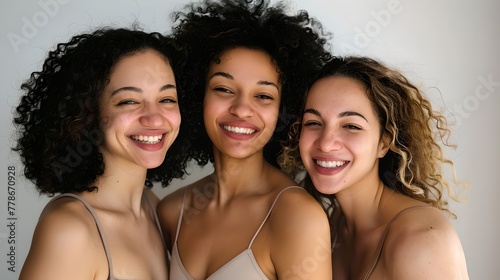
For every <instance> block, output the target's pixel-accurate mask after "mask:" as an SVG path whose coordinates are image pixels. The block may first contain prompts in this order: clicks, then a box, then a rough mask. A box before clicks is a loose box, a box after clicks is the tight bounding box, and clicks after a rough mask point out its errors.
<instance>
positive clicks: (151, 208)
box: [144, 193, 166, 246]
mask: <svg viewBox="0 0 500 280" xmlns="http://www.w3.org/2000/svg"><path fill="white" fill-rule="evenodd" d="M144 197H145V199H146V202H147V203H148V205H149V209H150V210H151V215H153V219H154V221H155V224H156V227H157V228H158V231H159V232H160V236H161V240H162V241H163V246H165V245H166V244H165V239H164V238H163V231H162V230H161V225H160V220H158V215H157V214H156V209H155V208H154V207H153V203H152V202H151V200H150V199H149V197H148V195H147V194H146V193H144Z"/></svg>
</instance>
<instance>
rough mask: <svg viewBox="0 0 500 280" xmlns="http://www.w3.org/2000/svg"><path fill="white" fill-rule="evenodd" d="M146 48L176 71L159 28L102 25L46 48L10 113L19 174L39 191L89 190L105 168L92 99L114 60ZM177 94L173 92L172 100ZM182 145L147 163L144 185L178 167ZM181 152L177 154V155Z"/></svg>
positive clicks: (181, 170) (172, 173)
mask: <svg viewBox="0 0 500 280" xmlns="http://www.w3.org/2000/svg"><path fill="white" fill-rule="evenodd" d="M147 49H152V50H155V51H157V52H159V53H161V54H162V55H163V56H164V57H165V60H166V61H168V62H169V63H170V65H171V66H172V68H173V69H174V72H175V66H174V65H175V64H176V61H177V60H176V56H175V55H174V54H175V52H174V51H173V49H172V44H171V43H170V41H169V40H168V38H165V37H164V36H163V35H161V34H160V33H156V32H154V33H146V32H143V31H141V30H139V29H138V28H137V27H134V28H131V29H125V28H108V27H103V28H99V29H97V30H94V31H93V32H92V33H86V34H80V35H77V36H74V37H72V38H71V39H70V40H69V41H68V42H66V43H60V44H58V45H57V47H56V48H55V49H54V50H52V51H50V52H49V53H48V56H47V58H46V59H45V62H44V64H43V68H42V70H41V71H38V72H33V73H32V74H31V76H30V78H29V79H28V80H27V81H25V82H24V83H23V84H22V85H21V89H22V90H23V92H24V94H23V95H22V97H21V100H20V103H19V105H18V106H17V107H16V109H15V112H14V124H15V126H16V129H17V131H16V133H17V134H16V146H15V147H14V148H13V150H14V151H17V152H18V153H19V154H20V156H21V160H22V162H23V164H24V175H25V177H26V178H27V179H29V180H31V181H32V182H33V183H34V184H35V185H36V187H37V188H38V190H39V191H40V193H46V194H50V195H54V194H56V193H62V192H82V191H93V190H96V189H97V187H96V186H95V185H94V182H95V181H96V179H97V177H98V176H100V175H102V174H103V172H104V162H103V158H102V155H101V153H100V152H99V151H98V146H99V145H100V143H101V141H102V137H103V136H102V132H101V130H100V126H99V124H100V117H99V109H98V108H99V106H98V100H99V95H100V94H101V93H102V91H103V89H104V87H105V86H106V84H107V83H108V82H109V77H110V74H111V71H112V70H113V67H114V65H115V64H116V63H117V62H118V61H119V60H120V59H121V58H123V57H124V56H127V55H131V54H134V53H137V52H140V51H144V50H147ZM181 100H182V96H181V94H180V93H179V102H181ZM181 151H182V145H180V144H179V143H178V142H177V143H176V142H174V144H173V145H172V147H171V149H169V152H170V153H167V157H166V159H165V161H164V162H163V163H162V165H161V166H159V167H157V168H155V169H150V170H148V174H147V179H146V181H145V185H146V186H147V187H151V186H152V182H154V181H161V182H162V184H164V185H167V184H168V183H169V182H170V180H171V179H172V178H176V177H180V176H182V174H184V168H185V165H179V164H177V165H171V162H170V160H173V161H175V162H179V160H177V159H175V156H176V155H175V152H181ZM179 156H180V155H179Z"/></svg>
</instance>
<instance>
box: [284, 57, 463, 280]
mask: <svg viewBox="0 0 500 280" xmlns="http://www.w3.org/2000/svg"><path fill="white" fill-rule="evenodd" d="M446 125H447V122H446V119H445V118H444V117H443V116H442V115H441V114H439V113H438V112H436V111H434V110H433V109H432V106H431V103H430V101H429V100H428V99H426V97H425V96H423V94H422V93H421V92H420V91H419V89H418V88H417V87H415V86H414V85H413V84H411V83H410V82H409V81H408V80H407V79H406V78H405V77H404V76H403V75H402V74H401V73H399V72H397V71H395V70H392V69H389V68H387V67H386V66H384V65H383V64H381V63H379V62H377V61H375V60H373V59H370V58H364V57H347V58H335V59H333V60H332V61H331V62H330V63H328V64H327V65H326V66H325V67H324V68H323V69H322V71H321V72H320V74H319V75H318V77H317V79H316V80H315V82H314V83H313V84H312V86H311V87H310V89H309V91H308V94H307V97H306V101H305V106H304V107H303V114H302V117H301V119H300V120H299V121H298V122H297V123H296V124H295V125H294V129H292V131H291V133H290V139H289V143H287V145H286V148H285V152H284V154H283V155H282V156H281V158H280V164H281V165H282V167H283V168H284V169H286V170H287V171H288V172H289V173H290V174H291V175H297V174H299V172H300V171H301V170H303V169H304V168H305V170H306V171H307V175H306V177H305V178H304V179H303V184H304V186H305V187H306V189H308V191H309V192H310V193H312V194H313V195H314V196H315V197H316V198H317V199H318V200H319V201H321V202H322V203H323V204H324V205H325V210H326V211H327V212H328V214H329V216H330V221H331V228H332V242H333V251H332V262H333V267H332V268H333V273H334V279H337V280H338V279H398V280H399V279H468V274H467V266H466V261H465V256H464V252H463V249H462V245H461V242H460V240H459V237H458V235H457V233H456V231H455V229H454V228H453V226H452V224H451V223H450V222H449V221H448V219H447V218H446V217H445V216H444V215H443V212H444V213H447V214H449V215H451V216H453V217H455V215H454V214H453V213H452V212H451V211H450V210H449V208H448V207H447V204H448V203H447V200H446V198H445V197H444V196H445V194H450V195H451V197H452V198H453V197H454V196H453V193H454V192H453V190H452V186H451V184H450V183H449V182H448V181H447V180H446V179H445V178H444V177H443V175H442V167H443V166H444V165H446V164H448V165H451V167H453V163H452V162H451V161H450V160H448V159H446V158H445V157H444V155H443V150H442V148H441V147H440V145H439V142H442V143H443V144H444V145H445V146H450V145H449V144H448V141H447V139H448V136H449V134H450V131H449V129H447V128H446Z"/></svg>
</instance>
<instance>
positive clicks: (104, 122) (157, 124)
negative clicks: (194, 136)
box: [14, 28, 180, 280]
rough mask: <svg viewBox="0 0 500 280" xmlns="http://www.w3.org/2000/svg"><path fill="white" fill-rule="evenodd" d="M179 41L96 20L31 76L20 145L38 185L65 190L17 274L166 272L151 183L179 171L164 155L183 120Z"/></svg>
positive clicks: (134, 275)
mask: <svg viewBox="0 0 500 280" xmlns="http://www.w3.org/2000/svg"><path fill="white" fill-rule="evenodd" d="M170 48H171V47H170V45H169V44H168V42H167V41H166V40H165V38H164V37H163V36H162V35H160V34H158V33H145V32H142V31H138V30H128V29H108V28H103V29H98V30H96V31H94V32H93V33H91V34H82V35H78V36H74V37H73V38H71V40H70V41H68V42H66V43H60V44H58V45H57V48H56V49H55V50H53V51H51V52H49V54H48V57H47V58H46V60H45V63H44V64H43V69H42V70H41V71H38V72H34V73H32V74H31V77H30V79H29V80H28V81H26V82H25V83H24V84H23V85H22V89H23V90H24V92H25V93H24V95H23V96H22V99H21V102H20V104H19V105H18V106H17V108H16V116H15V119H14V122H15V125H16V126H17V132H18V135H17V139H18V142H17V146H16V147H15V148H14V150H16V151H18V152H19V153H20V155H21V159H22V161H23V163H24V165H25V168H24V175H25V176H26V178H28V179H30V180H31V181H33V182H34V184H35V185H36V187H37V188H38V190H39V191H40V193H44V194H49V195H54V194H59V195H58V196H56V197H54V198H53V199H52V200H51V201H50V202H49V203H48V205H47V206H46V207H45V209H44V211H43V212H42V214H41V216H40V219H39V221H38V224H37V227H36V229H35V233H34V236H33V241H32V244H31V249H30V251H29V254H28V257H27V259H26V262H25V263H24V266H23V269H22V271H21V275H20V279H30V280H33V279H51V280H54V279H64V280H67V279H167V278H168V273H167V260H166V254H165V246H164V241H163V239H162V236H161V230H160V229H159V224H158V220H157V216H156V212H155V209H156V204H157V203H158V198H157V197H156V196H155V195H154V194H153V193H152V192H151V191H149V190H147V189H145V188H144V186H145V184H146V185H151V182H152V181H155V180H156V179H155V178H160V177H161V178H165V177H168V176H169V175H168V174H176V173H178V172H179V171H178V169H175V168H171V167H170V162H169V161H168V159H167V160H165V154H166V153H167V150H169V148H170V146H171V144H172V142H174V139H175V138H176V136H177V134H178V131H179V126H180V112H179V106H178V102H179V100H178V99H179V97H178V96H177V89H176V82H175V77H174V73H173V70H172V66H171V64H172V62H173V61H172V59H173V58H174V57H172V56H171V53H173V52H172V51H171V50H170ZM167 158H168V157H167ZM148 172H149V173H148ZM148 182H149V184H148Z"/></svg>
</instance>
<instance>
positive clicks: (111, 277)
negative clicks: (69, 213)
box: [49, 193, 115, 279]
mask: <svg viewBox="0 0 500 280" xmlns="http://www.w3.org/2000/svg"><path fill="white" fill-rule="evenodd" d="M62 197H71V198H74V199H76V200H78V201H80V202H81V203H82V204H83V205H84V206H85V207H86V208H87V210H88V211H89V212H90V214H91V215H92V217H93V218H94V221H95V225H96V227H97V231H98V232H99V236H100V237H101V241H102V246H103V247H104V252H105V253H106V259H108V269H109V276H108V279H115V278H114V276H113V262H112V261H111V254H110V252H109V248H108V243H107V242H106V236H105V235H104V231H103V230H102V226H101V223H100V222H99V218H97V214H96V213H95V211H94V208H92V206H90V204H88V203H87V201H85V200H84V199H83V198H82V197H81V196H79V195H76V194H72V193H62V194H60V195H58V196H56V197H54V198H52V199H51V200H50V201H49V203H51V202H52V201H54V200H56V199H59V198H62Z"/></svg>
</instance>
